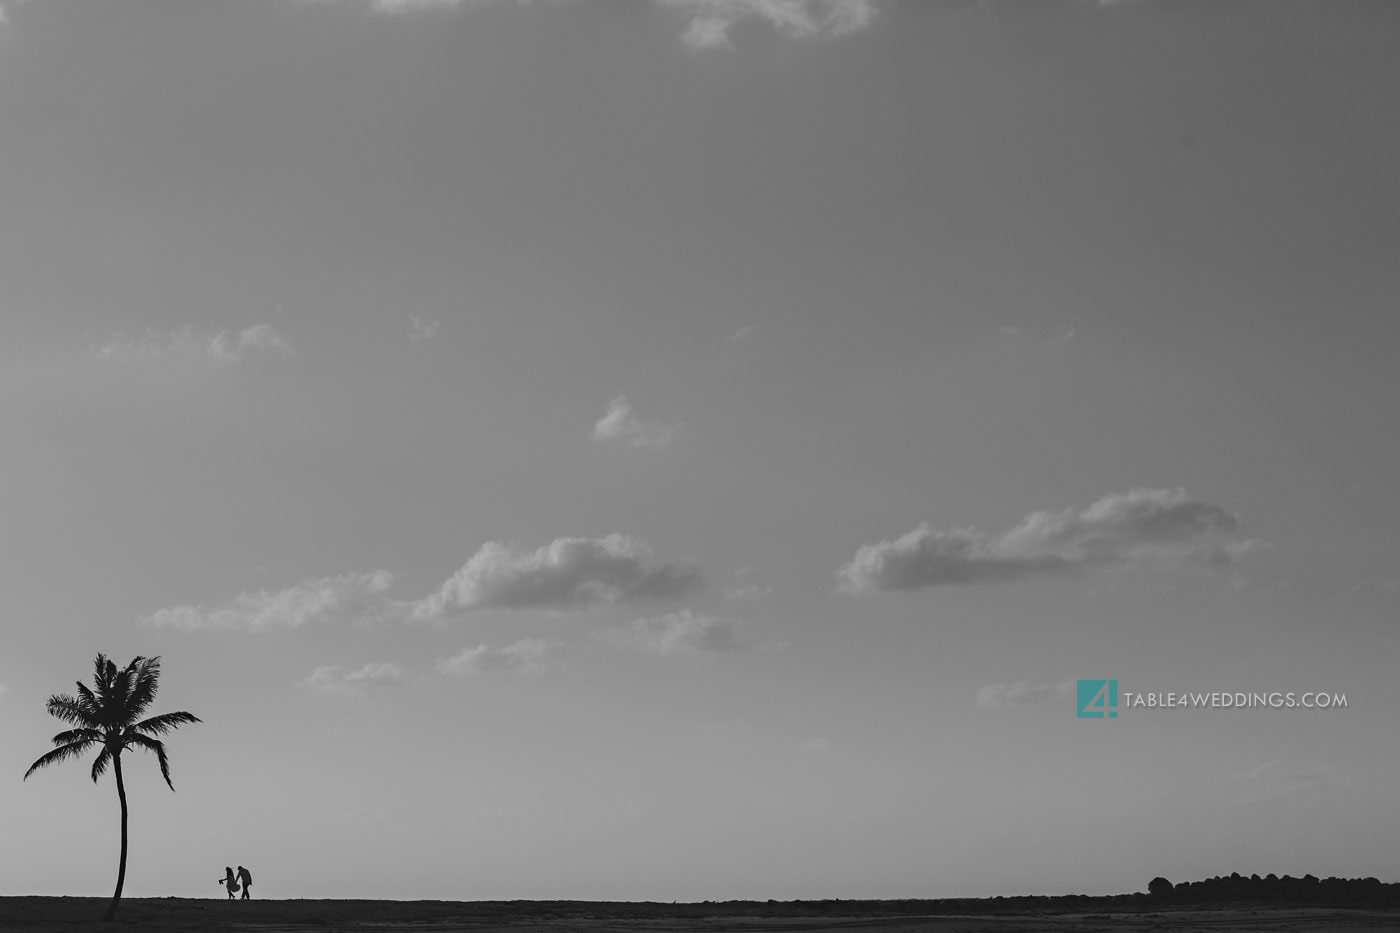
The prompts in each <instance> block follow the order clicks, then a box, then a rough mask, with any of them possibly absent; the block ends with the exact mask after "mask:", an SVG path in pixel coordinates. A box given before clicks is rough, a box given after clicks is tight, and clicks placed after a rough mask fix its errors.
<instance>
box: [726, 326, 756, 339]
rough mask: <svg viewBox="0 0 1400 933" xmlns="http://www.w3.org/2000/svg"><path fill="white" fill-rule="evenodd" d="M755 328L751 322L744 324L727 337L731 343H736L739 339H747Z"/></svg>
mask: <svg viewBox="0 0 1400 933" xmlns="http://www.w3.org/2000/svg"><path fill="white" fill-rule="evenodd" d="M757 329H758V328H757V327H755V326H754V325H753V324H745V325H744V326H743V327H741V328H739V329H738V330H736V331H735V332H734V333H732V334H730V335H729V339H730V341H731V342H733V343H738V342H739V341H741V340H747V339H749V338H750V337H752V336H753V334H754V331H756V330H757Z"/></svg>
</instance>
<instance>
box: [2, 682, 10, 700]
mask: <svg viewBox="0 0 1400 933" xmlns="http://www.w3.org/2000/svg"><path fill="white" fill-rule="evenodd" d="M9 692H10V688H9V687H7V686H5V685H4V684H0V697H2V696H4V695H5V694H6V693H9Z"/></svg>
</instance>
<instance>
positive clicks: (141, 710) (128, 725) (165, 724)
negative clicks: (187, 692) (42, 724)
mask: <svg viewBox="0 0 1400 933" xmlns="http://www.w3.org/2000/svg"><path fill="white" fill-rule="evenodd" d="M159 685H160V658H136V659H135V660H134V661H132V662H131V663H130V664H128V665H127V666H126V668H125V669H124V670H117V666H116V665H115V664H113V663H112V662H111V661H109V660H107V657H106V656H105V655H101V654H99V655H98V656H97V660H96V661H95V662H94V664H93V677H92V687H93V689H91V690H89V689H88V688H87V686H85V685H84V684H83V682H82V681H78V695H77V696H70V695H69V694H66V693H59V694H55V695H54V696H51V697H49V702H48V711H49V715H50V716H53V717H55V718H56V719H61V720H63V721H64V722H66V723H68V724H69V725H70V726H74V727H75V728H73V729H70V730H68V731H67V732H60V733H59V734H58V735H56V736H54V737H53V744H54V746H55V747H54V750H53V751H51V752H49V753H48V754H47V755H44V756H43V757H42V758H40V759H39V760H38V761H36V762H34V764H32V765H30V766H29V770H28V771H26V772H24V778H25V780H28V779H29V775H31V774H33V773H34V772H35V771H38V770H39V769H40V768H43V767H46V766H48V765H52V764H57V763H58V762H60V761H67V760H68V759H69V758H77V757H79V756H81V755H82V754H84V753H85V752H88V751H91V750H92V749H94V748H101V749H102V751H100V752H99V753H98V755H97V758H95V759H94V760H93V762H92V781H93V783H94V784H96V783H97V779H98V778H99V777H101V776H102V773H103V772H104V771H106V770H107V766H108V765H111V766H112V771H113V772H114V773H115V774H116V776H117V797H118V799H120V800H121V804H122V858H121V865H120V867H119V868H118V869H117V890H116V893H115V894H113V895H112V905H111V906H110V907H108V908H107V915H106V917H105V918H104V919H106V920H108V921H110V920H112V919H113V918H115V917H116V915H117V905H118V904H120V903H121V900H122V885H123V884H124V883H125V882H126V785H125V784H124V783H122V752H124V751H126V750H127V749H129V748H140V749H143V750H145V751H148V752H155V754H156V760H157V761H159V762H160V773H161V776H162V777H164V778H165V783H166V784H169V785H170V789H171V790H174V789H175V785H174V784H171V783H170V762H169V761H168V760H167V759H166V757H165V745H164V743H162V742H161V741H160V740H159V739H157V738H156V736H159V735H165V733H167V732H169V731H171V730H172V729H176V728H179V727H180V726H183V725H185V724H186V723H190V722H199V721H200V719H199V717H198V716H195V715H192V714H190V713H184V712H181V713H162V714H160V715H159V716H152V717H150V718H148V719H142V718H141V717H142V716H143V715H144V714H145V712H146V709H147V707H149V706H150V705H151V701H152V700H154V699H155V697H156V689H157V688H158V687H159Z"/></svg>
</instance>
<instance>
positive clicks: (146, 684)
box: [125, 657, 160, 722]
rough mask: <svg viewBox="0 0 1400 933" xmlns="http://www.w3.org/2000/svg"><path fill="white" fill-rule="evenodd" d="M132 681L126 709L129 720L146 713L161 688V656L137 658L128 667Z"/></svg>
mask: <svg viewBox="0 0 1400 933" xmlns="http://www.w3.org/2000/svg"><path fill="white" fill-rule="evenodd" d="M127 670H128V671H130V672H131V681H130V683H129V685H128V687H127V694H126V704H125V710H126V715H127V722H130V721H131V720H133V719H135V718H136V717H137V716H140V715H141V714H142V713H144V712H145V711H146V710H147V709H148V708H149V707H150V705H151V703H152V702H153V701H154V700H155V698H156V691H157V690H159V689H160V658H159V657H154V658H137V659H136V660H135V661H132V662H131V665H130V666H129V667H127Z"/></svg>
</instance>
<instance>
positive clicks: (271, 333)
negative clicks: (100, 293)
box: [97, 324, 292, 363]
mask: <svg viewBox="0 0 1400 933" xmlns="http://www.w3.org/2000/svg"><path fill="white" fill-rule="evenodd" d="M291 349H292V348H291V346H290V345H289V344H288V343H287V341H286V340H284V339H283V338H282V335H281V334H279V333H277V331H276V330H275V329H273V327H272V325H270V324H254V325H253V326H252V327H247V328H244V329H243V330H241V331H239V332H238V333H235V334H230V333H229V332H228V331H222V330H221V331H217V332H213V333H211V332H206V331H198V330H195V329H194V328H193V327H190V326H186V327H183V328H181V329H180V330H172V331H167V332H165V333H160V332H157V331H153V330H151V331H147V332H146V334H145V336H143V337H128V336H126V335H125V334H115V335H113V337H112V339H111V340H109V341H107V343H105V344H103V345H102V346H101V347H100V348H99V349H98V351H97V357H98V359H103V360H121V359H150V360H154V359H161V358H168V359H183V360H199V359H204V360H217V361H219V362H224V363H237V362H238V361H239V360H241V359H243V357H244V355H245V354H247V353H248V352H249V351H256V352H262V353H269V352H275V353H279V354H283V355H286V354H288V353H290V352H291Z"/></svg>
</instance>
